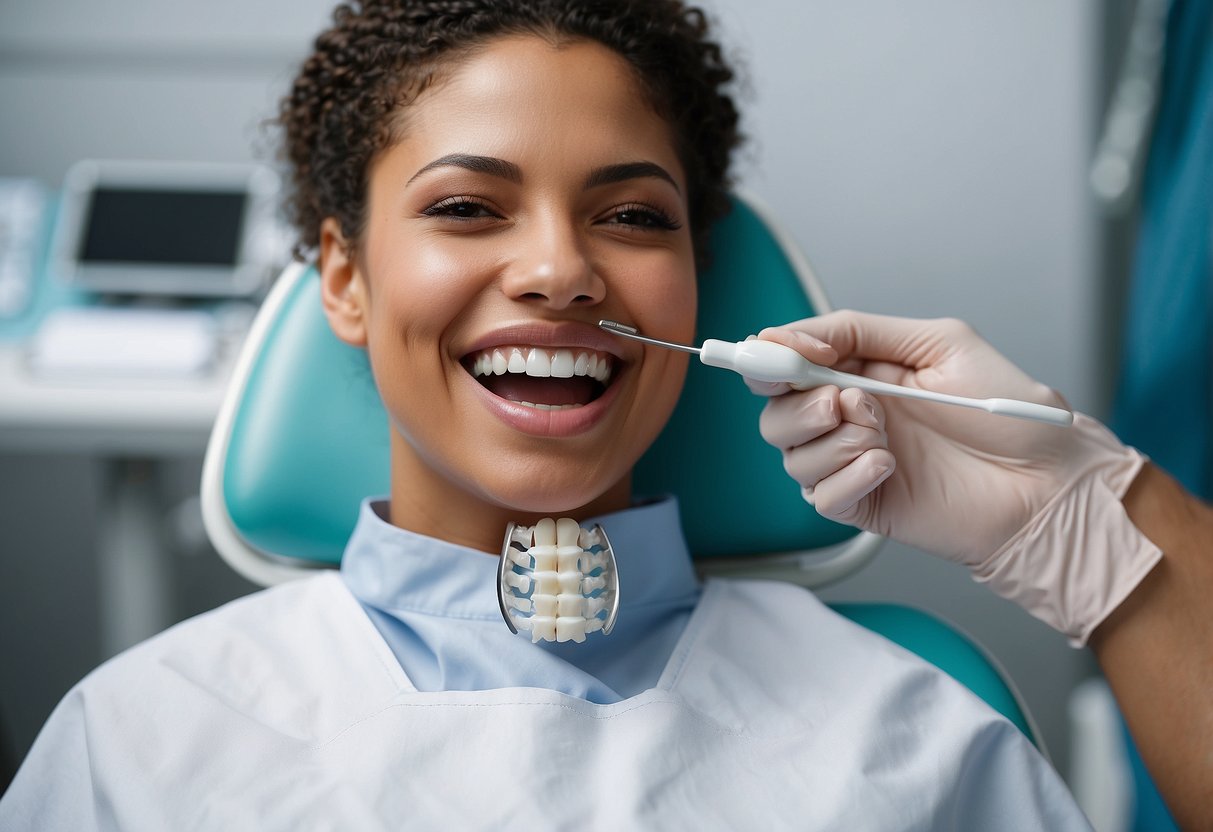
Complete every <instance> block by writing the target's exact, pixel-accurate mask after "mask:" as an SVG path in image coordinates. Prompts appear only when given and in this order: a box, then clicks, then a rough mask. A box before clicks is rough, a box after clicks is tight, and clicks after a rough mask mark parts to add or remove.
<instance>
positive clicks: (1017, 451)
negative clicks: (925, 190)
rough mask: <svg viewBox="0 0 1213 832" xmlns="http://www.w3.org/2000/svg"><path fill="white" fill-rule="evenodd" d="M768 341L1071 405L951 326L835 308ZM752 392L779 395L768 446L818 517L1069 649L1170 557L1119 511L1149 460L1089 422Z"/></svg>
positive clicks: (876, 371)
mask: <svg viewBox="0 0 1213 832" xmlns="http://www.w3.org/2000/svg"><path fill="white" fill-rule="evenodd" d="M759 337H763V338H768V339H771V340H776V341H780V342H782V343H785V344H787V345H788V346H791V347H793V348H795V349H797V350H799V351H800V352H801V353H802V354H804V355H805V356H806V357H808V358H809V359H810V360H812V361H816V362H817V363H820V364H832V365H833V366H836V367H838V368H840V369H844V370H846V371H848V372H857V373H859V374H862V375H866V376H870V377H873V378H878V379H881V380H884V381H891V382H894V383H897V384H903V385H907V386H914V387H924V388H928V389H932V390H936V391H938V392H944V393H955V394H960V395H966V396H975V397H989V396H998V397H1006V398H1017V399H1023V400H1026V401H1035V402H1039V403H1041V404H1048V405H1053V406H1064V405H1065V402H1064V400H1063V399H1061V397H1060V396H1058V395H1057V394H1056V393H1054V392H1053V391H1052V390H1050V389H1049V388H1048V387H1045V386H1044V385H1041V384H1039V383H1038V382H1035V381H1033V380H1032V379H1031V378H1030V377H1028V376H1027V375H1025V374H1024V373H1023V372H1022V371H1020V370H1019V369H1018V368H1017V367H1015V366H1014V365H1013V364H1011V362H1009V361H1008V360H1007V359H1006V358H1004V357H1003V356H1002V355H1001V354H999V353H998V352H997V351H996V350H994V348H993V347H991V346H990V345H989V344H988V343H986V342H985V341H984V340H982V339H981V338H980V337H978V336H977V334H976V333H974V332H973V331H972V329H970V328H969V327H967V326H966V325H964V324H962V323H960V322H958V321H915V320H908V319H904V318H892V317H886V316H880V315H867V314H863V313H856V312H836V313H833V314H830V315H824V316H821V317H818V318H810V319H808V320H804V321H799V322H797V323H794V324H789V325H788V326H786V327H779V328H774V329H770V330H766V331H764V332H763V333H761V334H760V336H759ZM823 342H824V343H823ZM826 344H828V345H829V346H828V347H827V346H826ZM751 387H752V388H753V389H755V390H756V392H760V393H763V394H765V395H769V396H771V398H770V400H769V401H768V403H767V406H766V408H765V410H764V412H763V416H762V421H761V425H760V428H761V430H762V434H763V436H764V438H766V439H767V441H768V442H770V443H771V444H773V445H775V446H776V447H778V448H780V449H781V450H782V451H783V455H784V466H785V468H786V469H787V471H788V473H789V475H791V476H792V478H793V479H795V480H796V481H797V482H798V483H800V485H801V487H802V489H803V492H804V494H805V497H806V499H808V500H809V501H810V502H812V503H813V504H814V505H815V506H816V507H817V510H818V512H820V513H821V514H822V515H824V516H826V517H829V518H831V519H834V520H839V521H841V522H845V523H849V524H851V525H855V526H858V527H860V528H864V529H868V530H870V531H875V532H877V533H879V534H883V535H885V536H887V537H891V538H894V539H897V540H900V541H903V542H905V543H908V544H910V545H913V546H916V547H918V548H921V549H925V550H927V551H931V552H935V553H937V554H941V555H943V556H944V557H947V558H949V559H950V560H954V561H957V562H959V563H963V564H965V565H966V566H968V567H969V568H970V569H971V570H972V572H973V574H974V577H975V578H976V579H977V580H979V581H983V582H987V583H988V584H989V585H990V586H991V588H992V589H994V590H995V591H996V592H998V593H999V594H1001V595H1003V596H1005V597H1007V598H1010V599H1011V600H1013V601H1015V602H1017V603H1019V604H1020V605H1021V606H1023V607H1024V608H1025V609H1027V610H1028V611H1029V612H1031V613H1032V614H1033V615H1036V616H1037V617H1039V618H1041V619H1043V620H1044V621H1046V622H1047V623H1049V624H1050V625H1052V626H1054V627H1055V628H1057V629H1059V630H1061V631H1062V632H1064V633H1066V634H1067V635H1069V636H1070V638H1071V639H1072V640H1073V641H1074V642H1075V643H1078V644H1081V643H1085V641H1086V639H1087V638H1088V636H1089V635H1090V633H1091V631H1092V630H1093V629H1094V628H1095V627H1096V626H1097V625H1098V624H1099V623H1100V622H1101V621H1103V619H1104V618H1105V617H1106V616H1107V615H1108V614H1109V613H1110V612H1111V611H1112V610H1113V609H1114V608H1115V607H1116V606H1117V604H1119V603H1120V602H1121V601H1122V600H1123V599H1124V598H1125V597H1126V596H1127V595H1128V594H1129V592H1130V591H1131V590H1132V589H1133V587H1134V586H1136V585H1137V583H1138V582H1140V580H1141V579H1142V577H1143V576H1144V575H1145V574H1146V573H1147V572H1148V571H1149V570H1150V569H1151V568H1152V567H1153V566H1154V565H1155V564H1156V563H1157V561H1158V559H1159V557H1161V552H1160V551H1159V549H1158V547H1157V546H1155V545H1154V544H1153V543H1152V542H1151V541H1150V540H1149V539H1148V538H1146V537H1145V536H1144V535H1143V534H1141V532H1140V531H1139V530H1138V529H1137V528H1136V527H1135V526H1134V525H1133V524H1132V523H1131V522H1130V521H1129V519H1128V516H1127V515H1126V514H1125V512H1124V509H1123V507H1122V506H1121V503H1120V499H1121V497H1122V496H1123V495H1124V493H1125V492H1126V491H1127V490H1128V488H1129V486H1130V484H1131V483H1132V481H1133V478H1134V477H1135V476H1136V473H1137V471H1138V470H1139V468H1140V466H1141V462H1142V458H1141V456H1140V454H1138V453H1137V452H1136V451H1134V450H1132V449H1131V448H1127V447H1125V446H1124V445H1122V444H1121V443H1120V442H1119V441H1117V440H1116V438H1115V437H1114V436H1113V435H1112V434H1111V433H1110V432H1109V431H1108V430H1107V429H1106V428H1104V427H1103V426H1102V425H1100V424H1099V423H1097V422H1095V421H1094V420H1092V419H1089V418H1087V417H1084V416H1081V415H1080V416H1079V417H1078V418H1077V420H1076V422H1075V425H1074V426H1073V427H1070V428H1061V427H1056V426H1052V425H1041V424H1037V423H1032V422H1025V421H1022V420H1018V419H1010V418H1006V417H1000V416H992V415H989V414H983V413H975V412H972V411H968V410H962V409H959V408H955V407H949V406H945V405H939V404H933V403H924V402H916V401H906V400H904V399H885V400H883V401H881V400H878V399H877V398H876V397H873V396H871V395H869V394H866V393H862V392H861V391H858V390H844V391H839V390H838V389H837V388H834V387H820V388H816V389H814V390H809V391H804V392H794V391H788V390H787V388H786V387H785V388H782V389H781V388H779V387H777V386H771V385H756V384H752V385H751Z"/></svg>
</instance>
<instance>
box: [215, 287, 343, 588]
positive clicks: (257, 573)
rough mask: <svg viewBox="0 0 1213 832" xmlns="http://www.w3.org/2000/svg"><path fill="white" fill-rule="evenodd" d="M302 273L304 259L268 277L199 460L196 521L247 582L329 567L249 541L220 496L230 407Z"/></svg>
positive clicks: (233, 415)
mask: <svg viewBox="0 0 1213 832" xmlns="http://www.w3.org/2000/svg"><path fill="white" fill-rule="evenodd" d="M307 273H308V265H307V264H306V263H292V264H291V265H289V266H287V267H286V269H284V270H283V272H282V274H281V275H280V276H279V277H278V279H277V280H276V281H275V282H274V286H273V288H271V289H270V292H269V294H268V295H267V296H266V299H265V301H264V302H263V303H262V304H261V309H260V310H258V312H257V316H256V317H255V318H254V319H253V325H252V327H250V329H249V333H248V336H247V337H246V338H245V339H244V344H243V346H241V348H240V355H239V357H238V358H237V359H236V365H235V367H234V369H233V371H232V378H231V381H229V382H228V388H227V393H226V394H225V395H224V397H223V404H222V405H220V407H219V414H218V416H217V417H216V418H215V427H214V428H213V429H212V431H211V438H210V441H209V442H208V443H207V446H206V457H205V459H204V460H203V463H202V487H201V493H200V499H201V502H202V523H203V526H204V527H205V528H206V533H207V536H208V537H210V539H211V543H212V544H214V546H215V549H216V550H217V551H218V552H219V555H220V556H221V557H222V558H223V559H224V560H225V561H227V563H228V565H229V566H231V567H232V568H233V569H235V570H236V571H237V572H238V573H240V574H241V575H243V576H244V577H245V578H248V579H249V580H250V581H252V582H253V583H256V584H261V585H262V586H271V585H273V584H280V583H285V582H286V581H291V580H294V579H296V578H302V577H305V576H307V575H313V574H315V573H316V570H317V569H322V568H330V567H331V565H330V564H317V563H313V562H311V561H300V562H299V563H298V564H295V563H287V562H285V561H283V560H280V559H278V558H275V557H274V556H273V555H270V554H267V553H266V552H263V551H261V550H260V549H257V548H255V547H253V546H250V545H249V543H248V541H246V540H245V539H244V538H243V537H242V536H241V534H240V532H239V531H238V530H237V529H236V524H235V523H233V522H232V517H231V515H230V514H229V513H228V510H227V501H226V500H225V499H224V496H223V477H224V473H225V464H226V460H227V449H228V444H229V443H230V442H231V438H232V424H233V422H234V421H235V419H236V408H237V407H238V406H239V404H240V397H241V396H242V395H244V389H245V387H247V386H248V379H249V374H250V373H251V372H252V369H253V363H254V361H255V360H256V358H257V356H258V354H259V353H260V352H261V348H262V345H263V344H264V343H265V338H266V335H267V334H268V333H269V330H270V327H271V325H272V324H273V322H274V319H275V318H276V317H277V315H278V310H279V309H280V308H281V307H282V305H283V303H285V302H286V299H287V298H288V297H289V296H290V294H291V290H292V289H293V288H294V286H295V284H296V283H298V282H299V280H300V279H301V278H302V277H303V276H304V275H305V274H307Z"/></svg>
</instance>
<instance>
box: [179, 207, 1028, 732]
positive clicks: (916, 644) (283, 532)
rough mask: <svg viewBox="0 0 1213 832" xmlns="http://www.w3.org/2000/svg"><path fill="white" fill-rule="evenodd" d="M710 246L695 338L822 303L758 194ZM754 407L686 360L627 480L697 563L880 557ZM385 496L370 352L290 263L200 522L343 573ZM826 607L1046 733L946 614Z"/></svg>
mask: <svg viewBox="0 0 1213 832" xmlns="http://www.w3.org/2000/svg"><path fill="white" fill-rule="evenodd" d="M712 250H713V253H714V258H713V262H712V265H711V268H709V269H706V270H704V271H703V272H702V273H701V275H700V308H699V320H698V329H699V338H700V339H702V338H704V337H714V338H726V339H734V340H739V339H742V338H744V337H745V336H746V335H748V334H750V333H755V332H758V331H759V330H760V329H762V328H763V327H764V326H767V325H771V324H776V323H784V322H787V321H791V320H795V319H799V318H804V317H809V316H811V315H814V314H817V313H820V312H825V311H829V308H830V307H829V303H828V301H827V300H826V297H825V294H824V292H823V291H822V289H821V286H820V284H819V283H818V281H817V279H816V278H815V277H814V275H813V272H812V270H811V268H810V267H809V264H808V262H807V261H806V260H805V258H804V257H803V256H802V255H801V254H800V253H799V251H798V250H797V249H796V247H795V245H794V244H793V243H792V242H791V240H790V239H789V238H788V237H787V236H786V235H785V234H783V233H782V232H781V231H780V230H779V229H778V228H777V226H776V225H775V223H774V222H772V220H771V218H770V217H769V216H767V215H766V214H765V213H764V211H763V209H762V208H761V207H760V206H759V205H758V204H757V203H756V202H755V201H754V200H752V199H750V198H746V197H740V196H739V197H736V198H735V199H734V206H733V210H732V212H731V213H730V214H729V216H728V217H726V218H725V219H724V220H722V221H721V222H720V223H719V224H718V225H717V227H716V228H715V229H714V230H713V240H712ZM762 406H763V402H762V400H761V399H760V398H759V397H757V396H753V395H751V394H750V393H749V392H748V391H747V390H746V388H745V386H744V384H743V383H742V381H741V380H740V379H739V378H738V377H737V376H735V375H734V374H732V373H728V372H723V371H721V370H716V369H711V368H707V367H704V366H703V365H700V364H698V363H697V362H692V365H691V367H690V370H689V373H688V377H687V383H686V387H685V390H684V391H683V394H682V397H681V399H680V401H679V405H678V407H677V409H676V410H675V412H674V415H673V417H672V418H671V420H670V423H669V425H668V426H667V427H666V429H665V431H664V432H663V433H662V435H661V436H660V437H659V438H658V440H657V442H656V443H655V444H654V446H653V447H652V448H651V449H650V450H649V451H648V453H647V454H646V455H645V457H644V458H643V459H642V460H641V461H640V463H639V464H638V466H637V468H636V471H635V475H634V486H633V489H634V491H635V492H636V493H637V494H643V495H654V494H662V493H673V494H676V495H678V499H679V504H680V506H681V510H682V515H683V525H684V528H685V530H686V535H687V542H688V544H689V545H690V549H691V551H692V552H693V553H694V554H695V557H696V560H697V566H698V568H699V569H700V570H701V572H703V573H705V574H708V575H738V576H742V575H744V576H747V577H766V578H776V579H781V580H788V581H793V582H796V583H799V584H802V585H804V586H808V587H815V586H822V585H824V584H826V583H829V582H832V581H835V580H838V579H840V578H842V577H845V576H846V575H848V574H850V573H852V572H854V571H855V570H857V569H859V568H861V567H862V566H863V565H865V564H866V563H867V562H868V561H870V560H871V559H872V557H874V556H875V553H876V549H877V547H878V546H879V544H880V542H881V538H879V537H877V536H875V535H872V534H870V533H866V532H856V530H855V529H851V528H848V527H845V526H840V525H837V524H835V523H832V522H830V521H827V520H824V519H822V518H821V517H820V516H819V515H818V514H817V513H816V512H815V511H813V509H812V508H811V507H810V506H808V505H807V504H805V503H804V501H803V500H802V499H801V497H800V493H799V489H798V488H797V487H796V485H795V483H793V482H792V481H791V480H790V479H789V478H788V477H787V475H786V474H785V473H784V471H783V466H782V461H781V458H780V454H779V452H778V451H777V450H775V449H773V448H771V447H770V446H768V445H767V444H766V443H765V442H764V441H763V440H762V438H761V437H760V436H759V433H758V416H759V413H760V412H761V410H762ZM704 448H711V449H712V453H711V454H705V453H703V449H704ZM387 491H388V424H387V417H386V415H385V413H384V410H383V406H382V404H381V403H380V400H379V396H378V393H377V392H376V389H375V386H374V382H373V379H372V376H371V371H370V366H369V364H368V362H367V358H366V355H365V353H364V352H363V351H361V350H358V349H354V348H351V347H349V346H347V345H345V344H344V343H342V342H341V341H339V340H338V339H337V338H336V337H335V336H334V335H333V334H332V332H331V331H330V330H329V327H328V323H327V321H326V320H325V317H324V314H323V311H322V309H321V303H320V283H319V279H318V277H317V275H316V273H315V270H314V269H313V268H310V267H307V266H304V265H301V264H299V265H295V266H292V267H290V268H288V269H287V270H286V271H285V272H284V273H283V275H282V276H281V277H280V278H279V280H278V282H277V283H276V285H275V286H274V288H273V290H272V291H271V293H270V295H269V297H268V298H267V299H266V302H265V304H264V305H263V307H262V309H261V311H260V313H259V315H258V317H257V319H256V321H255V323H254V325H253V328H252V331H251V333H250V335H249V337H248V340H247V342H246V344H245V346H244V350H243V352H242V354H241V356H240V359H239V361H238V363H237V367H236V371H235V376H234V378H233V380H232V382H231V387H230V388H229V391H228V395H227V398H226V400H225V402H224V404H223V407H222V409H221V411H220V414H219V417H218V420H217V422H216V425H215V429H214V432H213V434H212V436H211V441H210V445H209V447H208V449H207V454H206V461H205V464H204V467H203V475H202V495H201V496H202V511H203V518H204V521H205V524H206V528H207V532H208V534H209V535H210V538H211V540H212V542H213V543H214V545H215V547H216V549H217V550H218V551H219V553H220V554H221V555H222V556H223V558H224V559H225V560H227V562H228V563H229V564H230V565H231V566H232V567H233V568H234V569H235V570H236V571H237V572H239V573H241V574H242V575H244V576H245V577H247V578H249V579H250V580H252V581H254V582H255V583H259V584H262V585H270V584H274V583H279V582H282V581H287V580H291V579H293V578H297V577H300V576H303V575H306V574H309V573H312V572H314V571H315V570H316V569H331V568H335V567H337V566H338V564H339V563H340V561H341V555H342V551H343V549H344V547H345V542H346V539H347V538H348V537H349V535H350V532H351V531H352V530H353V527H354V523H355V520H356V518H357V515H358V508H359V504H360V502H361V500H362V499H363V498H364V497H366V496H368V495H373V494H386V493H387ZM835 609H836V610H837V611H838V612H839V613H841V614H842V615H844V616H846V617H848V618H850V619H852V620H853V621H855V622H857V623H859V624H861V625H863V626H865V627H867V628H869V629H871V630H874V631H876V632H878V633H880V634H881V635H883V636H885V637H886V638H888V639H890V640H891V641H893V642H896V643H897V644H899V645H901V646H902V647H904V648H906V649H908V650H911V651H913V652H915V653H917V654H918V655H920V656H921V657H923V658H924V659H926V660H927V661H929V662H931V663H933V664H935V665H937V666H938V667H940V668H942V669H943V670H944V671H946V672H947V673H949V674H951V675H952V676H953V677H955V678H956V679H957V680H959V681H960V682H962V683H963V684H965V685H967V686H968V687H969V688H970V689H971V690H972V691H973V692H974V693H976V694H977V695H978V696H980V697H981V698H982V699H984V700H985V701H986V702H988V703H989V704H990V705H991V706H992V707H993V708H995V709H996V710H998V711H1000V712H1001V713H1002V714H1004V715H1005V716H1006V717H1007V718H1008V719H1009V720H1010V721H1011V722H1013V723H1014V724H1015V725H1017V726H1018V727H1019V728H1020V730H1022V731H1023V732H1024V733H1025V734H1026V735H1027V736H1028V737H1029V738H1031V739H1032V740H1033V741H1034V742H1036V743H1037V745H1038V746H1039V745H1040V743H1039V742H1038V741H1037V738H1036V734H1035V732H1034V730H1033V727H1032V725H1031V723H1030V722H1029V720H1028V717H1027V714H1026V711H1025V710H1024V709H1023V708H1022V707H1021V705H1020V702H1019V700H1018V698H1017V697H1016V695H1015V694H1014V692H1013V691H1012V689H1011V688H1010V687H1009V686H1008V684H1007V683H1006V682H1005V681H1004V679H1003V677H1002V675H1001V673H1000V671H999V670H998V669H997V667H996V665H994V663H993V662H992V661H991V659H990V658H989V657H988V656H987V655H986V654H985V653H984V652H983V651H982V650H981V649H980V648H979V647H977V646H976V645H975V644H973V643H972V642H971V641H969V640H968V639H967V638H965V637H964V636H962V635H960V634H959V633H957V632H956V631H955V630H954V629H952V628H951V627H950V626H949V625H947V624H945V623H943V622H942V621H940V620H939V619H937V618H934V617H933V616H931V615H929V614H927V613H924V612H921V611H919V610H915V609H911V608H909V607H903V606H897V605H890V604H839V605H836V606H835ZM503 626H504V625H503Z"/></svg>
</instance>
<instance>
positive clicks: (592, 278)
mask: <svg viewBox="0 0 1213 832" xmlns="http://www.w3.org/2000/svg"><path fill="white" fill-rule="evenodd" d="M529 231H530V233H526V234H523V235H520V237H519V238H518V240H517V244H518V255H517V256H516V257H515V258H514V260H513V262H512V263H511V264H510V267H509V269H508V271H507V272H506V276H505V279H504V281H503V290H504V292H505V293H506V295H507V296H509V297H510V298H511V299H513V300H522V301H531V302H537V303H541V304H543V305H544V306H546V307H547V308H549V309H554V310H560V309H567V308H568V307H570V306H593V305H594V304H597V303H600V302H601V301H602V299H603V298H604V297H605V295H606V284H605V283H604V282H603V280H602V278H601V277H600V276H599V275H598V273H597V271H596V270H595V269H594V266H593V263H592V262H591V258H590V257H589V256H588V255H587V252H586V247H585V241H584V240H583V239H582V238H581V235H580V234H579V233H578V229H577V228H576V226H575V224H574V223H572V222H569V221H563V222H562V221H555V220H549V221H546V222H537V223H535V224H534V226H533V227H532V228H531V229H529Z"/></svg>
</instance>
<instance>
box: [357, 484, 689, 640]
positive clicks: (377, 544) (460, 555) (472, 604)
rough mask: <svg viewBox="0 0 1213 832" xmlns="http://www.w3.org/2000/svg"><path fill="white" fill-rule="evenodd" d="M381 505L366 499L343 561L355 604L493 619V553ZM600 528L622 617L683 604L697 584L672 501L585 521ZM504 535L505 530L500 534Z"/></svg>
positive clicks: (495, 613) (496, 616)
mask: <svg viewBox="0 0 1213 832" xmlns="http://www.w3.org/2000/svg"><path fill="white" fill-rule="evenodd" d="M386 513H387V503H386V501H372V500H366V501H364V502H363V504H362V509H361V512H360V514H359V517H358V524H357V526H356V528H355V530H354V534H353V536H352V537H351V538H350V541H349V544H348V545H347V546H346V550H345V556H344V558H343V559H342V562H341V572H342V577H343V579H344V580H345V582H346V584H347V586H349V588H350V589H351V591H352V592H353V593H354V595H355V596H357V598H358V600H359V601H361V602H362V603H363V604H366V605H370V606H373V607H376V608H378V609H381V610H383V611H385V612H389V613H393V612H395V613H400V612H409V613H420V614H422V615H430V616H440V617H444V618H458V619H469V620H496V621H498V622H499V623H501V626H502V627H503V628H504V627H505V622H504V621H502V620H501V612H500V610H499V608H498V605H497V588H496V587H497V556H495V555H488V554H485V553H484V552H480V551H477V550H475V549H471V548H468V547H466V546H459V545H456V544H453V543H448V542H446V541H443V540H437V539H435V538H432V537H426V536H425V535H421V534H417V533H415V532H411V531H408V530H407V529H401V528H399V527H397V526H393V525H391V524H390V523H388V522H387V521H386V520H384V516H386ZM594 523H601V524H602V527H603V528H604V529H605V530H606V533H607V535H608V536H609V537H610V539H611V545H612V547H613V548H614V550H615V560H616V563H617V565H618V570H619V586H620V619H621V620H623V619H624V617H625V614H626V612H627V611H628V610H636V609H638V608H645V610H646V612H648V613H650V614H651V613H652V612H654V611H656V610H657V609H659V608H661V607H674V606H682V605H685V604H686V603H687V600H688V598H693V597H695V596H696V595H697V594H698V592H699V581H698V579H697V578H696V576H695V571H694V569H693V567H692V565H691V558H690V553H689V552H688V550H687V545H686V541H685V539H684V538H683V535H682V528H681V526H680V523H679V518H678V502H677V500H676V499H674V498H673V497H666V498H664V499H661V500H658V501H655V502H651V503H647V504H645V505H640V506H636V507H634V508H629V509H625V510H623V511H619V512H614V513H612V514H606V515H602V516H600V517H591V518H587V519H585V520H583V521H582V525H583V526H585V527H587V528H589V527H592V526H593V524H594ZM501 532H502V535H503V536H504V534H505V529H502V530H501Z"/></svg>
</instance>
